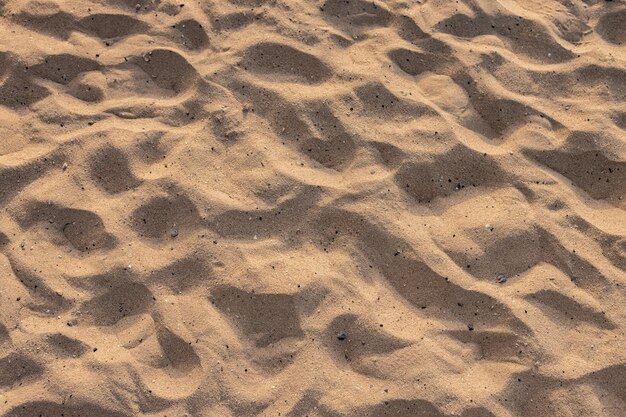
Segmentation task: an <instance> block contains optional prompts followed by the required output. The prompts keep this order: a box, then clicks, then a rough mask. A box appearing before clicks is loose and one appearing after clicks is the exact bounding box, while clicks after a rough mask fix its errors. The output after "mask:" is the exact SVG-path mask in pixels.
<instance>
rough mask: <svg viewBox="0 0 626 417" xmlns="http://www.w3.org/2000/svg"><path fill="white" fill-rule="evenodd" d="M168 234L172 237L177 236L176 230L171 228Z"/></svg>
mask: <svg viewBox="0 0 626 417" xmlns="http://www.w3.org/2000/svg"><path fill="white" fill-rule="evenodd" d="M170 235H171V236H172V237H176V236H178V230H176V229H174V230H172V231H171V232H170Z"/></svg>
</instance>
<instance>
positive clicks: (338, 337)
mask: <svg viewBox="0 0 626 417" xmlns="http://www.w3.org/2000/svg"><path fill="white" fill-rule="evenodd" d="M337 339H339V340H346V334H345V333H339V334H338V335H337Z"/></svg>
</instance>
